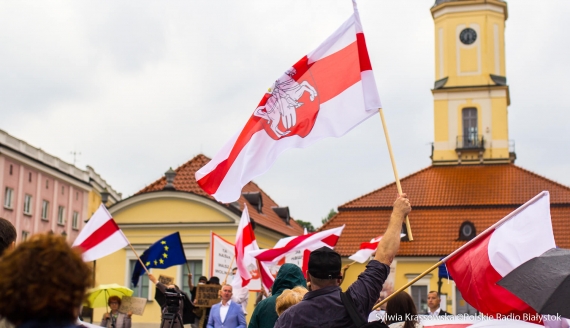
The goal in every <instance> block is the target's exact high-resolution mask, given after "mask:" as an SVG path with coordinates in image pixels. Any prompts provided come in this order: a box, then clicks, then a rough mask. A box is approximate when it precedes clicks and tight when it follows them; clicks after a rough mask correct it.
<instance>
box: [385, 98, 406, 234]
mask: <svg viewBox="0 0 570 328" xmlns="http://www.w3.org/2000/svg"><path fill="white" fill-rule="evenodd" d="M378 112H379V113H380V120H382V127H383V128H384V135H385V136H386V144H388V152H389V153H390V161H392V169H393V170H394V178H396V187H397V188H398V194H400V195H401V194H403V192H402V186H401V185H400V178H399V177H398V169H397V168H396V160H395V159H394V153H393V152H392V144H391V143H390V136H389V135H388V127H387V126H386V119H385V118H384V112H383V111H382V108H379V109H378ZM406 231H407V232H408V239H409V240H410V241H413V240H414V237H413V236H412V227H410V220H409V219H408V216H407V215H406Z"/></svg>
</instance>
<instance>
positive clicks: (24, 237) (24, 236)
mask: <svg viewBox="0 0 570 328" xmlns="http://www.w3.org/2000/svg"><path fill="white" fill-rule="evenodd" d="M29 235H30V233H29V232H28V231H22V241H26V240H27V239H28V236H29Z"/></svg>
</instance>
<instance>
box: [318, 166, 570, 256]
mask: <svg viewBox="0 0 570 328" xmlns="http://www.w3.org/2000/svg"><path fill="white" fill-rule="evenodd" d="M401 183H402V189H403V190H404V192H406V193H407V194H408V195H409V197H410V200H411V203H412V212H411V213H410V216H409V218H410V225H411V227H412V233H413V236H414V241H412V242H402V243H401V246H400V250H399V253H398V256H445V255H447V254H449V253H451V252H452V251H454V250H455V249H457V248H458V247H460V246H461V245H463V244H464V243H465V242H464V241H458V238H459V228H460V226H461V224H462V223H463V222H464V221H470V222H472V223H473V224H474V225H475V229H476V232H477V233H480V232H482V231H484V230H485V229H487V228H488V227H490V226H491V225H492V224H494V223H495V222H497V221H498V220H500V219H502V218H503V217H505V216H506V215H507V214H509V213H510V212H512V211H513V210H515V209H516V208H517V207H519V206H520V205H522V204H524V203H525V202H527V201H528V200H529V199H531V198H532V197H534V196H536V195H537V194H538V193H540V192H541V191H543V190H548V191H549V192H550V201H551V204H552V206H551V217H552V222H553V229H554V237H555V239H556V242H557V245H558V246H559V247H563V248H570V224H569V223H570V188H568V187H565V186H563V185H561V184H558V183H556V182H553V181H551V180H548V179H546V178H544V177H541V176H539V175H537V174H534V173H532V172H529V171H527V170H524V169H522V168H520V167H517V166H515V165H513V164H502V165H499V164H497V165H476V166H468V165H464V166H431V167H428V168H426V169H424V170H421V171H418V172H416V173H414V174H412V175H410V176H408V177H406V178H404V179H402V181H401ZM396 194H397V191H396V186H395V184H390V185H388V186H385V187H383V188H381V189H378V190H375V191H373V192H371V193H369V194H367V195H364V196H362V197H359V198H357V199H355V200H353V201H350V202H348V203H346V204H344V205H342V206H339V208H338V209H339V213H338V214H337V215H336V216H335V217H333V218H332V219H331V220H330V221H329V222H328V223H327V224H325V225H324V226H323V227H322V228H321V229H330V228H334V227H338V226H341V225H343V224H346V227H345V229H344V231H343V233H342V235H341V237H340V239H339V242H338V244H337V246H336V250H337V251H338V252H339V253H340V254H341V255H343V256H350V255H352V254H353V253H354V252H356V250H358V247H359V245H360V243H362V242H365V241H369V240H370V239H372V238H374V237H377V236H379V235H381V234H383V233H384V231H385V230H386V227H387V224H388V220H389V218H390V213H391V206H392V203H393V202H394V198H395V197H394V195H396Z"/></svg>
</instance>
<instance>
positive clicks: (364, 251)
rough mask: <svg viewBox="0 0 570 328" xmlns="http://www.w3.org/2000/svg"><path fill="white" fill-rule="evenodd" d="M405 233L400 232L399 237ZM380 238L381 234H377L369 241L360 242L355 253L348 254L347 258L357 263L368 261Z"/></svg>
mask: <svg viewBox="0 0 570 328" xmlns="http://www.w3.org/2000/svg"><path fill="white" fill-rule="evenodd" d="M405 235H406V234H400V238H402V237H404V236H405ZM381 239H382V236H378V237H376V238H372V239H371V240H370V242H367V243H361V244H360V249H359V250H358V251H356V253H354V254H352V255H351V256H349V257H348V258H349V259H350V260H353V261H356V262H358V263H364V262H366V261H368V259H370V257H371V256H372V254H374V252H376V249H377V248H378V243H379V242H380V240H381Z"/></svg>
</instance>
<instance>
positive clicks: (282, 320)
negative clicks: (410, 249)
mask: <svg viewBox="0 0 570 328" xmlns="http://www.w3.org/2000/svg"><path fill="white" fill-rule="evenodd" d="M411 209H412V208H411V207H410V201H409V200H408V198H407V196H406V195H405V194H402V195H401V196H400V197H398V198H397V199H396V201H395V202H394V206H393V211H392V215H391V216H390V222H389V223H388V228H387V229H386V233H384V236H383V237H382V239H381V240H380V242H379V243H378V248H377V249H376V255H375V256H374V259H373V260H371V261H370V262H369V263H368V265H367V266H366V270H364V272H363V273H361V274H360V275H359V276H358V279H357V280H356V281H355V282H354V283H353V284H352V285H350V287H348V289H347V291H346V293H345V294H344V296H348V297H344V296H341V289H340V287H339V285H340V282H341V279H342V276H341V266H342V263H341V258H340V255H339V254H338V253H337V252H335V251H333V250H331V249H330V248H328V247H322V248H319V249H317V250H315V251H313V252H311V255H310V256H309V270H308V273H307V280H308V281H309V282H310V283H311V291H310V292H308V293H307V294H305V297H304V298H303V300H302V301H301V302H300V303H298V304H297V305H294V306H293V307H291V308H289V309H288V310H286V311H285V312H283V313H282V314H281V316H280V317H279V319H278V320H277V322H276V323H275V328H285V327H291V328H293V327H331V328H333V327H339V328H340V327H343V328H345V327H359V326H360V325H361V324H363V323H366V322H367V318H368V314H369V313H370V311H371V310H372V307H373V306H374V303H375V302H376V300H377V299H378V295H379V294H380V291H381V290H382V285H383V284H384V281H385V280H386V278H387V277H388V274H389V273H390V264H391V263H392V260H394V257H395V256H396V253H397V252H398V249H399V248H400V231H401V229H402V223H403V222H404V219H405V218H406V215H408V213H410V211H411ZM343 298H344V300H343ZM349 307H351V308H352V309H353V310H352V311H350V310H348V308H349ZM350 312H352V314H351V313H350Z"/></svg>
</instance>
